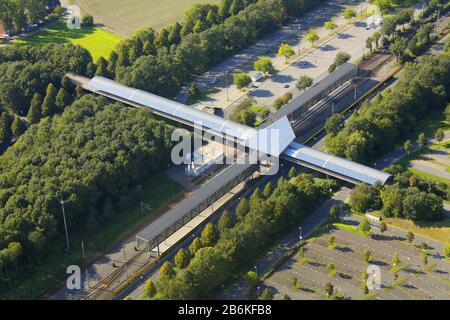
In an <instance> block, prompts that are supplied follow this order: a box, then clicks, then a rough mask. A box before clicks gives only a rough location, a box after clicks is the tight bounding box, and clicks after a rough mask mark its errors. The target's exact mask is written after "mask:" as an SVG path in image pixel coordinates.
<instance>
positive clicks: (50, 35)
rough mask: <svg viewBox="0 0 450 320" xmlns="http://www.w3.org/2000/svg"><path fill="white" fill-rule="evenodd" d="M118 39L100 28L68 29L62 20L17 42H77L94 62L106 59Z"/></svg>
mask: <svg viewBox="0 0 450 320" xmlns="http://www.w3.org/2000/svg"><path fill="white" fill-rule="evenodd" d="M120 41H122V39H121V38H119V37H118V36H116V35H114V34H112V33H109V32H107V31H105V30H103V29H101V28H81V29H69V28H67V27H66V24H65V23H64V22H62V21H59V22H56V23H54V24H53V25H51V26H50V27H48V28H46V29H44V30H42V31H40V32H38V33H36V34H35V35H34V36H32V37H29V38H28V39H26V40H21V41H18V43H19V44H29V45H35V46H39V45H45V44H48V43H73V44H78V45H80V46H82V47H83V48H86V49H87V50H88V51H89V52H90V53H91V55H92V58H93V59H94V62H96V61H97V59H98V58H100V57H104V58H105V59H107V58H108V57H109V55H110V54H111V51H113V50H114V49H115V48H116V46H117V44H118V43H119V42H120Z"/></svg>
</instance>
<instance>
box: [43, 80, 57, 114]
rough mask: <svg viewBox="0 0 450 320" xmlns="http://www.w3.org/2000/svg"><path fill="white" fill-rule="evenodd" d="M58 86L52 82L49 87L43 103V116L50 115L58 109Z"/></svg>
mask: <svg viewBox="0 0 450 320" xmlns="http://www.w3.org/2000/svg"><path fill="white" fill-rule="evenodd" d="M56 95H57V92H56V88H55V86H54V85H53V83H50V84H49V85H48V87H47V91H46V94H45V98H44V102H43V103H42V116H43V117H49V116H52V115H53V114H54V113H55V112H56V110H57V107H56Z"/></svg>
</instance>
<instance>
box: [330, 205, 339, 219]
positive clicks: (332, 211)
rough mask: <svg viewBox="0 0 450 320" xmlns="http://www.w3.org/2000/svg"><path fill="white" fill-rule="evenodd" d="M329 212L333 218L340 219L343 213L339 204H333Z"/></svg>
mask: <svg viewBox="0 0 450 320" xmlns="http://www.w3.org/2000/svg"><path fill="white" fill-rule="evenodd" d="M328 214H329V215H330V219H331V220H334V221H336V220H338V219H339V215H340V214H341V208H340V207H339V206H338V205H335V204H334V205H332V206H331V208H330V210H329V212H328Z"/></svg>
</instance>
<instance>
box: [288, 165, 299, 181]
mask: <svg viewBox="0 0 450 320" xmlns="http://www.w3.org/2000/svg"><path fill="white" fill-rule="evenodd" d="M296 176H297V170H296V169H295V167H291V168H290V169H289V179H294V178H295V177H296Z"/></svg>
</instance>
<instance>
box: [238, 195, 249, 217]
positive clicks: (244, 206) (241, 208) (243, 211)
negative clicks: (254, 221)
mask: <svg viewBox="0 0 450 320" xmlns="http://www.w3.org/2000/svg"><path fill="white" fill-rule="evenodd" d="M249 210H250V206H249V204H248V200H247V198H242V200H241V201H239V203H238V205H237V207H236V216H237V217H238V219H239V221H243V220H244V217H245V216H246V215H247V213H248V212H249Z"/></svg>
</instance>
